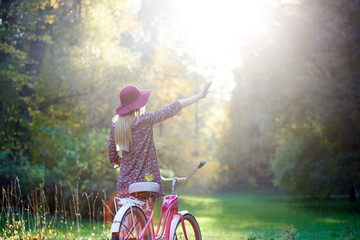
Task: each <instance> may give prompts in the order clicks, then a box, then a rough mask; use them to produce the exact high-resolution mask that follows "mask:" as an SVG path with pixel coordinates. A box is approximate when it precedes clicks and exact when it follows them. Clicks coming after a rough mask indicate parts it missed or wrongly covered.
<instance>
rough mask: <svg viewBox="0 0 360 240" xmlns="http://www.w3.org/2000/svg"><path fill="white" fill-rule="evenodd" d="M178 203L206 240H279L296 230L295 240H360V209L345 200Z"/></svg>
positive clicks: (200, 199) (241, 198) (189, 199)
mask: <svg viewBox="0 0 360 240" xmlns="http://www.w3.org/2000/svg"><path fill="white" fill-rule="evenodd" d="M180 199H181V201H180V209H187V210H190V211H191V212H192V213H193V214H194V215H195V216H196V218H197V219H198V222H199V224H200V228H201V230H202V234H203V239H206V240H208V239H232V240H233V239H282V237H284V236H285V235H286V234H285V233H284V229H286V230H293V229H296V233H298V237H297V238H296V239H360V213H359V206H360V205H359V204H357V205H354V204H352V205H351V204H349V202H347V201H346V200H337V201H319V200H318V201H317V200H306V199H304V198H293V197H287V196H264V195H251V194H224V195H215V196H214V195H212V196H196V197H195V196H180ZM356 210H357V213H356ZM291 226H293V228H291Z"/></svg>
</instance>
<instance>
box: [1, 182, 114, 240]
mask: <svg viewBox="0 0 360 240" xmlns="http://www.w3.org/2000/svg"><path fill="white" fill-rule="evenodd" d="M63 187H64V186H61V185H55V186H54V188H55V189H54V191H55V193H54V195H53V196H48V195H47V194H46V193H45V191H44V185H43V184H42V185H40V186H39V187H37V188H36V189H34V190H33V191H31V192H30V193H29V194H28V195H27V196H26V198H25V199H24V198H23V194H22V192H21V186H20V181H19V179H18V178H16V179H15V181H14V182H12V183H11V184H10V185H8V186H2V187H1V201H0V204H1V205H0V207H1V213H0V217H1V218H0V236H1V237H4V238H5V239H27V238H36V239H45V238H49V237H50V238H51V237H53V238H55V239H58V238H64V239H75V238H81V235H82V234H84V231H86V233H87V234H88V231H89V230H90V231H91V232H92V233H93V235H94V234H95V232H96V234H97V236H98V238H99V237H100V235H101V236H102V238H104V239H107V238H108V237H109V236H107V234H106V231H105V228H106V221H107V220H106V215H109V214H110V215H111V214H112V215H113V212H112V211H111V206H109V204H108V202H107V201H108V200H107V199H106V193H105V191H103V193H102V194H101V195H100V194H99V193H96V194H94V193H90V194H88V193H86V192H84V193H82V194H80V193H79V181H78V182H77V184H76V186H75V187H74V188H73V187H72V186H65V187H67V190H68V191H67V193H69V192H70V193H71V196H70V197H65V196H64V194H63ZM51 198H52V199H51ZM81 198H85V199H86V201H85V202H86V203H87V206H86V208H87V209H88V216H87V217H88V218H87V219H86V220H84V219H83V218H82V215H81V211H80V207H84V206H80V200H81ZM50 200H53V202H54V204H53V207H52V209H51V208H50V206H49V202H50ZM82 202H84V201H82ZM99 205H100V206H101V207H99ZM110 217H111V216H110ZM83 221H86V224H85V225H86V226H89V227H88V228H90V229H88V228H86V227H84V225H83ZM0 239H1V238H0Z"/></svg>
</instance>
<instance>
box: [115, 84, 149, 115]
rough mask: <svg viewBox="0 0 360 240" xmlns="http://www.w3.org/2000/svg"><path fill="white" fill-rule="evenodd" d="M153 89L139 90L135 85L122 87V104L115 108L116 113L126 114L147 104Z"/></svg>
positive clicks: (120, 96)
mask: <svg viewBox="0 0 360 240" xmlns="http://www.w3.org/2000/svg"><path fill="white" fill-rule="evenodd" d="M150 93H151V90H139V89H138V88H137V87H135V86H133V85H128V86H126V87H124V88H123V89H121V91H120V94H119V98H120V105H119V106H117V107H116V108H115V114H117V115H120V116H121V115H125V114H127V113H129V112H132V111H134V110H136V109H138V108H141V107H143V106H145V105H146V103H147V101H148V100H149V97H150Z"/></svg>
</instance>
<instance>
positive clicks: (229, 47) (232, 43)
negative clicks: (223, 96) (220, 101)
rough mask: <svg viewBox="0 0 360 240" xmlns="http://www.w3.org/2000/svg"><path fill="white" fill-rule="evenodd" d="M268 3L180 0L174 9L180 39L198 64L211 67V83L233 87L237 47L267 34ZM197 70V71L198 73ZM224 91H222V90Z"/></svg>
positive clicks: (238, 59)
mask: <svg viewBox="0 0 360 240" xmlns="http://www.w3.org/2000/svg"><path fill="white" fill-rule="evenodd" d="M269 2H270V1H269V0H251V1H249V0H248V1H245V0H211V1H209V0H196V1H193V0H181V1H176V2H175V3H176V9H177V11H178V13H179V15H180V18H181V23H182V27H183V29H182V33H183V36H182V37H183V39H184V42H185V44H186V45H187V47H188V48H189V49H190V50H191V51H192V52H193V56H194V57H195V59H196V60H197V62H198V65H199V66H197V68H198V69H199V68H200V69H201V67H202V66H212V67H213V68H214V69H212V70H211V69H210V70H209V69H208V70H205V71H208V72H211V73H208V75H213V80H215V84H221V85H223V86H225V88H226V91H227V92H228V91H229V87H230V89H232V87H233V85H234V84H233V76H232V74H231V70H232V69H233V68H234V66H238V65H240V64H241V62H242V58H241V51H240V47H239V46H241V45H243V44H246V43H248V42H251V41H253V40H255V39H256V38H257V37H258V36H260V35H261V34H263V33H264V32H266V31H267V25H268V22H269V21H268V16H267V15H266V11H265V6H266V4H267V3H269ZM200 71H201V70H200ZM224 91H225V89H224Z"/></svg>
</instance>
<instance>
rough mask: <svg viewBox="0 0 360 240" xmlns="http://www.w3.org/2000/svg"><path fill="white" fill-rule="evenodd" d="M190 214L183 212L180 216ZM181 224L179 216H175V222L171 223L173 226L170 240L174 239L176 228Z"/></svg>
mask: <svg viewBox="0 0 360 240" xmlns="http://www.w3.org/2000/svg"><path fill="white" fill-rule="evenodd" d="M187 213H189V211H186V210H185V211H181V212H180V214H181V215H183V216H185V214H187ZM179 222H181V219H180V217H179V215H176V216H174V218H173V220H172V221H171V226H170V238H169V239H170V240H172V239H174V235H175V230H176V227H177V225H178V223H179Z"/></svg>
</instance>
